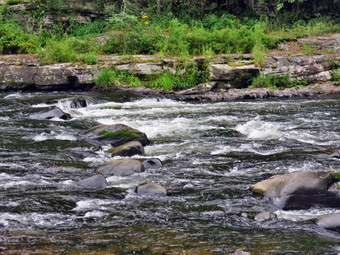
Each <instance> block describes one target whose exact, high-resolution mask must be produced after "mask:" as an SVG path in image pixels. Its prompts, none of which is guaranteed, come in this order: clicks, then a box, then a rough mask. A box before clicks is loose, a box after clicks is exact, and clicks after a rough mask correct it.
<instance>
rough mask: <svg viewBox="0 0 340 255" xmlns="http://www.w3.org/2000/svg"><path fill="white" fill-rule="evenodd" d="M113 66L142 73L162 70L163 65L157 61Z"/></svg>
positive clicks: (121, 69)
mask: <svg viewBox="0 0 340 255" xmlns="http://www.w3.org/2000/svg"><path fill="white" fill-rule="evenodd" d="M115 68H116V69H117V70H119V71H129V72H133V73H137V74H144V75H145V74H154V73H161V72H164V69H163V66H162V65H161V64H159V63H130V64H126V65H117V66H116V67H115Z"/></svg>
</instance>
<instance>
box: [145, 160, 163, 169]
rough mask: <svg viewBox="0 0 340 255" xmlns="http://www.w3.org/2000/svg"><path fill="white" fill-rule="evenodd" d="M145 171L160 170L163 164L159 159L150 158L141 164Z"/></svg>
mask: <svg viewBox="0 0 340 255" xmlns="http://www.w3.org/2000/svg"><path fill="white" fill-rule="evenodd" d="M142 164H143V166H144V168H145V170H147V169H154V168H160V167H162V166H163V163H162V161H161V160H160V159H158V158H150V159H146V160H144V161H143V162H142Z"/></svg>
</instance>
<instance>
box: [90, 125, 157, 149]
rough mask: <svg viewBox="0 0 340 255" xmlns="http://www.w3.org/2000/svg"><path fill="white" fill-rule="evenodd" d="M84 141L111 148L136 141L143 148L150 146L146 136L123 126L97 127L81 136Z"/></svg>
mask: <svg viewBox="0 0 340 255" xmlns="http://www.w3.org/2000/svg"><path fill="white" fill-rule="evenodd" d="M83 137H84V139H86V140H91V141H96V142H97V143H99V144H108V143H110V144H111V145H112V146H113V147H117V146H120V145H123V144H126V143H128V142H131V141H138V142H140V143H141V144H142V145H143V146H145V145H148V144H150V141H149V139H148V138H147V136H146V135H145V134H144V133H142V132H140V131H139V130H137V129H134V128H131V127H129V126H126V125H124V124H114V125H99V126H96V127H94V128H92V129H90V130H89V131H87V132H86V133H84V134H83Z"/></svg>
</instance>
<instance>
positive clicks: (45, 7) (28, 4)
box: [0, 0, 119, 29]
mask: <svg viewBox="0 0 340 255" xmlns="http://www.w3.org/2000/svg"><path fill="white" fill-rule="evenodd" d="M2 4H4V3H3V2H0V5H2ZM117 4H118V2H115V1H91V0H80V1H78V0H63V1H55V2H47V3H44V4H42V2H40V1H24V0H23V1H21V2H20V1H15V2H12V3H10V4H9V5H7V10H8V11H9V12H11V13H12V17H11V18H14V19H16V20H18V21H19V22H20V23H22V24H23V25H24V26H25V27H29V28H36V26H37V25H38V24H37V23H39V25H41V26H42V27H43V28H47V29H51V28H52V27H53V26H54V25H55V24H60V23H68V22H71V21H77V22H78V23H89V22H91V21H93V20H95V19H97V18H100V17H102V16H103V15H110V14H112V13H114V11H118V9H119V6H118V5H117ZM42 14H43V15H42ZM37 16H38V17H41V19H37Z"/></svg>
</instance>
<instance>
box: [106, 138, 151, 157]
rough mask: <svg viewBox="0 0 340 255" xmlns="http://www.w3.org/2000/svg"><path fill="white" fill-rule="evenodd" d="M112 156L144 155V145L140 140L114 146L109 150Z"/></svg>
mask: <svg viewBox="0 0 340 255" xmlns="http://www.w3.org/2000/svg"><path fill="white" fill-rule="evenodd" d="M108 152H110V153H111V155H112V156H127V157H130V156H134V155H143V154H144V147H143V145H142V144H141V143H140V142H138V141H132V142H128V143H126V144H123V145H121V146H118V147H113V148H111V149H109V150H108Z"/></svg>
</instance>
